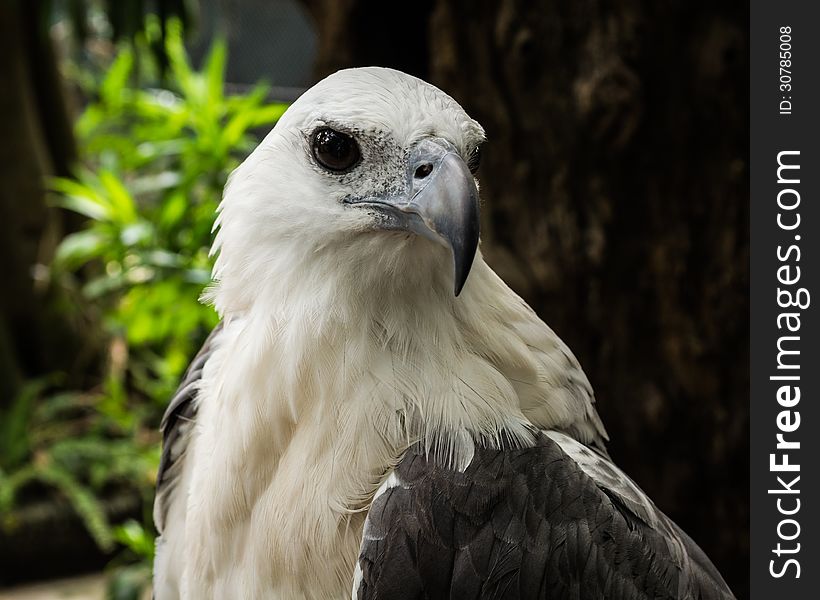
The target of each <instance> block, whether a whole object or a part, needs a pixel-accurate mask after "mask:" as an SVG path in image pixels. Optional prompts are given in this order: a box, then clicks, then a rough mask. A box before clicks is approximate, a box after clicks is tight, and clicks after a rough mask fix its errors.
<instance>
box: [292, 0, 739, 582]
mask: <svg viewBox="0 0 820 600" xmlns="http://www.w3.org/2000/svg"><path fill="white" fill-rule="evenodd" d="M307 5H308V7H309V9H310V10H311V12H312V14H313V16H314V18H315V20H316V25H317V28H318V31H319V37H320V48H319V50H320V55H319V57H318V64H317V71H318V75H324V74H326V73H329V72H332V71H334V70H336V69H338V68H341V67H347V66H354V65H361V64H381V65H383V66H394V67H397V68H402V67H403V66H405V65H406V64H408V63H407V57H406V56H404V55H403V54H402V52H400V51H399V50H397V48H396V46H401V44H402V43H403V41H404V40H411V42H409V43H408V46H407V47H406V48H409V50H408V52H409V55H411V56H426V57H427V58H428V60H429V62H428V63H427V64H426V65H421V66H413V65H411V67H412V68H411V69H410V71H411V72H413V73H414V74H417V75H420V76H422V77H426V78H427V79H428V80H430V81H431V82H433V83H435V84H436V85H438V86H439V87H441V88H442V89H444V90H445V91H447V92H448V93H450V94H451V95H452V96H453V97H454V98H455V99H456V100H458V101H459V102H460V103H461V104H462V105H463V106H464V107H465V108H466V109H467V111H468V112H469V113H470V114H471V116H473V117H474V118H476V119H477V120H478V121H480V122H481V123H482V124H483V125H484V127H485V128H486V130H487V135H488V139H489V142H488V144H487V147H486V148H485V152H484V158H483V164H482V167H481V170H480V171H479V178H480V180H481V186H482V187H481V192H482V199H483V201H484V203H485V205H484V207H483V211H484V215H483V222H482V228H483V245H482V249H483V251H484V253H485V256H486V257H487V259H488V262H489V263H490V264H491V265H492V266H493V267H494V268H495V269H496V270H497V271H498V272H499V274H500V275H501V276H502V277H503V278H504V279H505V280H506V281H507V282H508V283H509V284H510V285H511V286H512V287H513V288H514V289H515V290H517V291H518V292H519V293H520V294H521V295H522V296H523V297H524V298H525V299H526V300H527V301H528V302H529V303H530V304H531V305H532V306H533V308H535V310H536V311H538V313H539V314H540V315H541V316H542V317H543V318H544V319H545V321H547V322H548V323H549V324H550V325H551V326H552V327H553V328H554V329H555V330H556V331H557V332H558V333H559V334H560V335H561V336H562V337H563V338H564V339H565V340H566V341H567V343H568V344H569V345H570V347H571V348H572V349H573V351H574V352H575V353H576V354H577V356H578V357H579V359H580V361H581V363H582V365H583V366H584V368H585V370H586V372H587V374H588V375H589V377H590V379H591V381H592V384H593V386H594V388H595V390H596V394H597V398H598V406H599V410H600V412H601V415H602V418H603V420H604V422H605V423H606V425H607V428H608V430H609V433H610V436H611V438H612V441H611V443H610V446H609V447H610V450H611V453H612V455H613V457H614V458H615V460H616V462H617V463H618V464H620V465H621V466H622V467H623V468H624V469H625V471H626V472H627V473H629V474H630V475H631V476H632V477H633V478H634V479H635V480H636V481H637V482H638V483H639V484H640V485H641V486H642V487H643V488H644V489H645V490H646V492H647V493H648V494H649V495H650V496H651V497H652V498H653V499H654V500H655V502H656V503H657V504H658V506H659V507H660V508H662V509H663V510H664V511H665V512H667V513H668V514H669V515H670V516H671V517H672V518H673V519H674V520H676V521H677V522H678V523H679V524H680V525H681V527H682V528H683V529H684V530H686V531H687V532H688V533H690V535H692V537H693V538H694V539H695V540H696V541H697V542H698V543H699V544H700V545H701V546H702V547H703V548H704V550H705V551H706V552H707V554H709V555H710V557H711V558H712V559H713V560H714V562H715V563H716V565H717V566H718V568H719V569H720V570H721V571H722V572H723V574H724V575H725V577H726V579H727V581H728V582H729V584H730V585H731V586H732V589H733V590H734V591H735V593H736V594H737V595H738V597H746V596H747V595H748V552H749V504H748V467H749V463H748V457H749V446H748V444H749V440H748V427H749V415H748V397H749V395H748V392H749V380H748V375H749V373H748V365H749V331H748V327H749V325H748V324H749V300H748V283H749V202H748V195H749V189H748V141H749V140H748V122H749V113H748V102H747V97H746V91H747V89H748V67H749V62H748V60H749V55H748V35H747V23H748V5H747V4H745V3H741V2H725V3H708V2H684V1H682V0H676V1H673V2H639V1H638V0H624V1H622V2H619V3H618V4H617V5H615V6H613V5H611V3H607V2H603V1H601V0H581V1H577V2H555V1H551V0H539V1H533V2H524V1H523V0H501V1H493V2H490V1H484V2H475V1H471V0H437V1H436V2H435V4H434V6H433V7H432V10H429V11H428V10H427V8H428V7H427V6H423V7H419V8H418V9H417V8H416V7H415V6H414V8H413V10H411V11H410V12H411V13H413V15H414V18H418V17H419V14H418V13H421V14H423V16H424V20H425V24H424V26H418V24H416V25H415V26H414V28H413V29H412V30H407V29H404V28H402V27H401V26H400V22H399V20H397V19H395V18H394V19H389V20H378V22H374V20H373V19H370V20H368V21H367V22H366V23H363V22H362V21H361V19H359V18H357V16H356V15H358V14H361V12H362V11H363V10H364V9H366V8H367V7H369V6H370V2H366V1H358V2H357V1H356V0H345V1H344V2H339V3H336V2H333V1H332V0H310V1H308V2H307ZM374 31H375V32H379V31H381V32H385V31H388V32H390V36H391V37H392V39H393V40H395V41H394V42H393V43H392V44H384V45H383V46H381V45H377V44H364V45H363V43H362V41H361V40H362V39H367V38H368V36H371V35H372V34H373V32H374ZM377 39H378V38H377ZM380 43H381V42H380ZM417 45H423V46H424V48H423V50H422V51H417V50H415V49H414V46H417ZM397 57H398V59H397Z"/></svg>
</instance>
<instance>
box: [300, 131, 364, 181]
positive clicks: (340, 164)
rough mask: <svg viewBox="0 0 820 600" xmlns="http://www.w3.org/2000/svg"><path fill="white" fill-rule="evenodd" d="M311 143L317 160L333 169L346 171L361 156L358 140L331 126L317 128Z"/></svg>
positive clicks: (327, 167) (325, 166)
mask: <svg viewBox="0 0 820 600" xmlns="http://www.w3.org/2000/svg"><path fill="white" fill-rule="evenodd" d="M310 145H311V148H312V150H313V157H314V158H315V159H316V162H318V163H319V164H320V165H322V166H323V167H324V168H326V169H329V170H331V171H346V170H347V169H349V168H350V167H352V166H353V165H355V164H356V163H357V162H358V161H359V157H360V156H361V153H360V152H359V145H358V144H357V143H356V140H354V139H353V138H352V137H350V136H349V135H347V134H346V133H342V132H341V131H336V130H335V129H331V128H330V127H323V128H322V129H318V130H316V131H315V132H314V133H313V137H312V138H311V141H310Z"/></svg>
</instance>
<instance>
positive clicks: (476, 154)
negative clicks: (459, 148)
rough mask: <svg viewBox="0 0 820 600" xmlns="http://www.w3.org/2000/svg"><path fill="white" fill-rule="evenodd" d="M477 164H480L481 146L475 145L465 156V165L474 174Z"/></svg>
mask: <svg viewBox="0 0 820 600" xmlns="http://www.w3.org/2000/svg"><path fill="white" fill-rule="evenodd" d="M479 166H481V146H476V147H475V148H473V151H472V152H470V156H469V158H467V167H468V168H469V169H470V173H472V174H473V175H475V172H476V171H478V167H479Z"/></svg>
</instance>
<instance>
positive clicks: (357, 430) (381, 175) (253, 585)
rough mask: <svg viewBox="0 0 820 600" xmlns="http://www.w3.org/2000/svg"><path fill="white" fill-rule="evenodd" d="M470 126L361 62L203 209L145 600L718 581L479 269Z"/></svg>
mask: <svg viewBox="0 0 820 600" xmlns="http://www.w3.org/2000/svg"><path fill="white" fill-rule="evenodd" d="M484 140H485V134H484V130H483V129H482V127H481V126H480V125H479V124H478V123H477V122H476V121H475V120H473V119H471V118H470V117H469V116H468V115H467V113H466V112H465V111H464V109H463V108H462V107H461V106H460V105H459V104H458V103H457V102H456V101H454V100H453V99H452V98H451V97H450V96H448V95H447V94H446V93H444V92H442V91H441V90H439V89H438V88H436V87H434V86H433V85H430V84H428V83H426V82H424V81H422V80H420V79H417V78H415V77H412V76H410V75H407V74H405V73H402V72H399V71H395V70H391V69H386V68H377V67H368V68H356V69H347V70H342V71H339V72H337V73H335V74H333V75H330V76H329V77H327V78H325V79H324V80H322V81H320V82H319V83H318V84H316V85H315V86H314V87H312V88H310V89H309V90H308V91H306V92H305V93H304V94H303V95H302V96H301V97H300V98H299V99H298V100H296V101H295V102H294V103H293V104H292V105H291V106H290V107H289V108H288V110H287V111H286V113H285V114H284V115H283V116H282V118H281V119H280V120H279V121H278V123H277V124H276V126H275V127H274V128H273V129H272V131H271V132H270V133H269V134H268V135H267V136H266V137H265V138H264V140H263V141H262V142H261V143H260V144H259V146H258V147H257V148H256V149H255V150H254V151H253V152H252V153H251V154H250V156H249V157H248V158H247V159H246V160H245V161H244V162H243V163H242V164H241V165H240V166H239V167H238V168H237V169H236V170H235V171H234V172H233V173H232V175H231V176H230V178H229V180H228V183H227V185H226V187H225V192H224V196H223V200H222V202H221V204H220V207H219V210H218V215H217V219H216V224H215V226H214V227H215V229H216V230H217V233H216V235H215V240H214V244H213V253H214V255H215V256H216V260H215V266H214V270H213V283H212V285H211V286H210V287H209V288H208V290H207V291H206V293H205V298H206V300H207V301H208V302H211V303H212V304H213V306H214V307H215V308H216V310H217V311H218V313H219V315H220V317H221V320H220V324H219V325H218V326H217V327H216V328H215V330H214V331H213V332H212V333H211V335H210V337H209V338H208V340H207V341H206V342H205V344H204V346H203V347H202V349H201V351H200V352H199V354H198V355H197V356H196V357H195V358H194V360H193V362H192V363H191V365H190V367H189V368H188V370H187V372H186V374H185V375H184V377H183V379H182V382H181V384H180V387H179V389H178V391H177V392H176V394H175V396H174V397H173V398H172V400H171V402H170V404H169V406H168V408H167V411H166V413H165V416H164V418H163V421H162V425H161V428H162V433H163V450H162V456H161V462H160V466H159V473H158V478H157V494H156V500H155V504H154V520H155V523H156V527H157V530H158V531H159V533H160V535H159V537H158V539H157V548H156V558H155V563H154V594H155V598H157V600H168V599H175V598H186V599H206V598H216V599H223V598H224V599H235V598H243V599H254V598H270V599H282V600H308V599H310V600H336V599H341V598H351V597H352V598H353V599H354V600H369V599H373V600H375V599H390V600H404V599H428V598H429V599H434V598H451V599H459V600H461V599H464V600H469V599H521V600H535V599H546V598H549V599H551V600H556V599H564V598H573V599H598V598H601V599H602V598H607V599H610V600H620V599H627V598H629V599H638V598H641V599H643V598H687V599H688V598H691V599H704V600H705V599H727V598H732V597H733V596H732V593H731V591H730V590H729V588H728V587H727V585H726V583H725V582H724V580H723V579H722V577H721V575H720V574H719V572H718V571H717V570H716V568H715V567H714V566H713V565H712V563H711V562H710V561H709V559H708V558H707V557H706V555H705V554H704V553H703V551H702V550H701V549H700V548H699V547H698V546H697V545H696V544H695V542H693V541H692V540H691V539H690V538H689V537H688V536H687V535H686V534H685V533H684V532H683V531H682V530H681V529H679V528H678V527H677V526H676V525H675V523H673V522H672V521H671V520H670V519H669V518H668V517H666V516H665V515H664V514H663V513H662V512H661V511H660V510H658V508H657V507H656V506H655V505H654V504H653V503H652V501H651V500H650V499H649V498H648V497H647V496H646V495H645V494H644V493H643V492H642V491H641V489H640V488H639V487H638V486H637V485H636V484H635V483H634V482H633V481H632V480H630V479H629V477H627V476H626V475H625V474H624V473H623V472H622V471H621V470H620V469H619V468H618V467H617V466H616V465H615V464H614V463H613V462H612V460H611V459H610V457H609V455H608V454H607V451H606V446H605V444H606V442H607V439H608V438H607V433H606V431H605V429H604V426H603V424H602V422H601V419H600V418H599V416H598V413H597V412H596V409H595V400H594V396H593V391H592V388H591V386H590V382H589V380H588V379H587V377H586V376H585V375H584V372H583V370H582V369H581V367H580V365H579V363H578V361H577V360H576V358H575V356H573V354H572V352H571V351H570V350H569V348H568V347H567V346H566V345H565V344H564V343H563V342H562V341H561V339H559V337H558V336H557V335H556V334H555V333H554V332H553V331H552V330H551V329H550V328H549V327H548V326H547V325H546V324H545V323H544V322H543V321H542V320H541V319H540V318H539V317H538V315H536V314H535V312H534V311H533V310H532V309H531V308H530V307H529V306H528V305H527V304H526V303H525V302H524V301H523V300H522V299H521V298H520V297H519V296H518V295H516V294H515V293H514V292H513V291H512V290H511V289H510V288H509V287H508V286H507V285H506V284H505V283H504V281H502V280H501V279H500V278H499V277H498V275H496V274H495V273H494V272H493V270H492V269H491V268H490V267H489V266H488V265H487V263H486V262H485V261H484V259H483V257H482V254H481V250H480V248H479V233H480V232H479V221H480V220H479V212H480V210H479V209H480V201H479V191H478V189H479V185H478V181H477V180H476V177H475V176H476V171H477V169H478V165H479V159H480V148H481V145H482V143H483V142H484Z"/></svg>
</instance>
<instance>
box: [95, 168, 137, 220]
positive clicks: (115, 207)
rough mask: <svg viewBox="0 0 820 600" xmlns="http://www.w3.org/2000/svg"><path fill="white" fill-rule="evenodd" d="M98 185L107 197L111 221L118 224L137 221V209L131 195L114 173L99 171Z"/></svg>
mask: <svg viewBox="0 0 820 600" xmlns="http://www.w3.org/2000/svg"><path fill="white" fill-rule="evenodd" d="M99 176H100V183H101V184H102V186H103V188H104V189H105V191H106V193H107V195H108V203H109V206H110V207H111V213H110V214H111V219H112V220H114V221H117V222H119V223H133V222H134V221H136V220H137V207H136V204H135V202H134V198H133V197H132V196H131V193H130V192H129V191H128V189H127V188H126V187H125V185H124V184H123V182H122V181H121V180H120V179H119V178H118V177H117V176H116V175H114V173H112V172H111V171H108V170H102V171H100V175H99Z"/></svg>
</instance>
